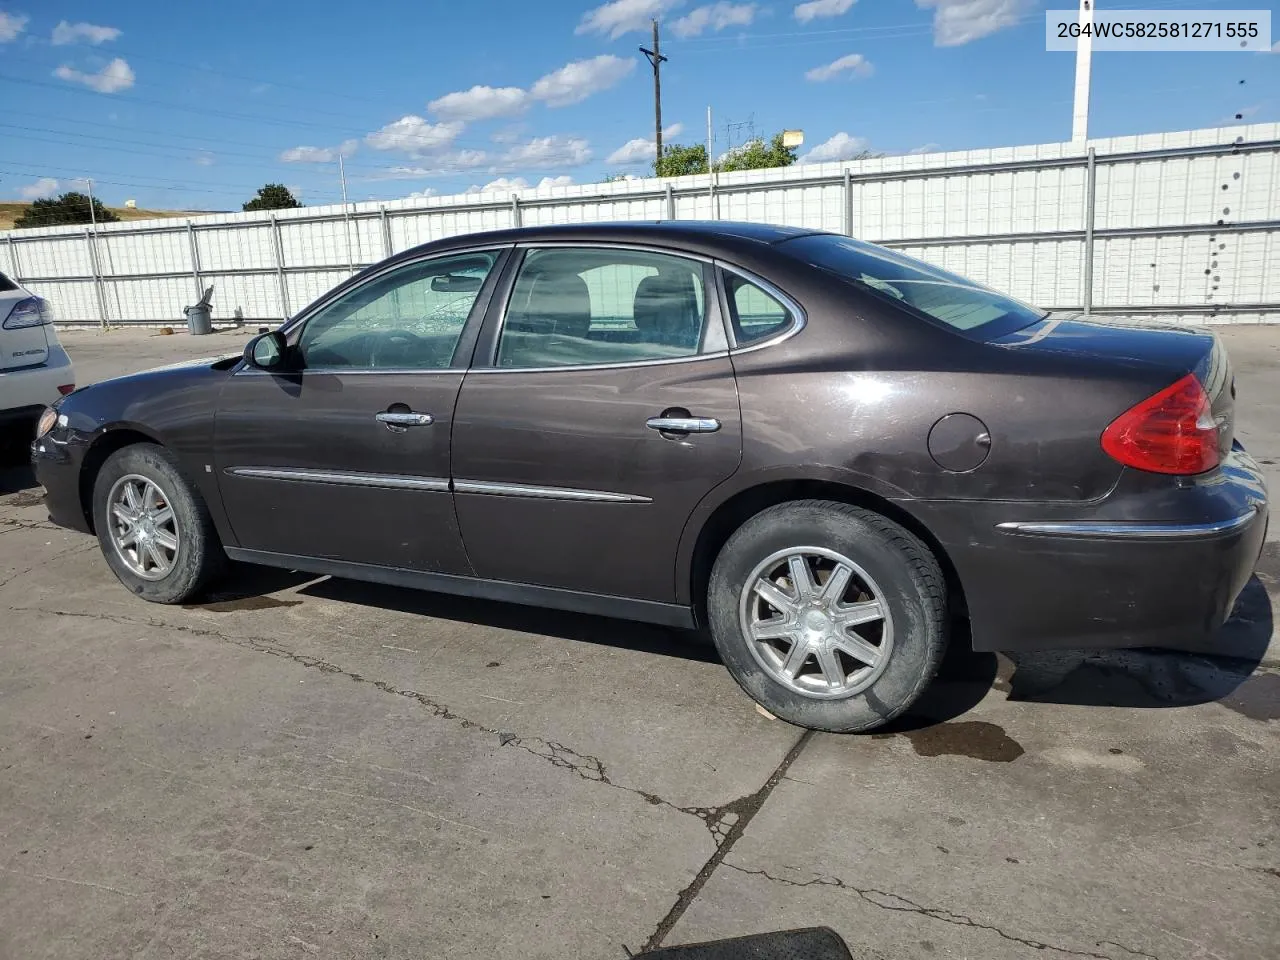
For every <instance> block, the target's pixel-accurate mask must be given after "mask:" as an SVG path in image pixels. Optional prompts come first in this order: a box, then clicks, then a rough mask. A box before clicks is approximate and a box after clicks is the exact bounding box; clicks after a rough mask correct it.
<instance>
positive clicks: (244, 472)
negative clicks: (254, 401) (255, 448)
mask: <svg viewBox="0 0 1280 960" xmlns="http://www.w3.org/2000/svg"><path fill="white" fill-rule="evenodd" d="M226 472H227V473H229V474H230V475H231V476H233V477H246V478H249V479H252V480H284V481H288V482H293V483H327V484H334V485H337V486H351V487H377V488H381V489H390V490H433V491H438V492H442V493H447V492H448V490H449V481H448V480H447V479H444V478H443V477H406V476H400V475H398V474H391V473H352V472H348V471H340V470H307V469H300V468H293V467H228V468H227V470H226Z"/></svg>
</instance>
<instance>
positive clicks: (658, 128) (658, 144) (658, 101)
mask: <svg viewBox="0 0 1280 960" xmlns="http://www.w3.org/2000/svg"><path fill="white" fill-rule="evenodd" d="M640 52H641V53H643V54H644V55H645V56H646V57H648V59H649V64H650V65H651V66H652V67H653V142H654V146H655V153H654V168H653V170H654V173H657V172H658V167H659V166H661V164H662V62H663V61H664V60H666V59H667V58H666V57H664V56H663V55H662V52H661V51H660V50H659V49H658V21H657V19H655V20H654V21H653V49H652V50H646V49H645V48H644V47H641V48H640Z"/></svg>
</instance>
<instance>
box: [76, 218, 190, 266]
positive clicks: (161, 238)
mask: <svg viewBox="0 0 1280 960" xmlns="http://www.w3.org/2000/svg"><path fill="white" fill-rule="evenodd" d="M97 243H98V263H99V266H100V267H101V269H102V273H103V275H104V276H109V275H110V274H113V273H126V274H134V273H185V274H190V273H191V243H190V241H189V240H188V239H187V231H186V230H185V229H183V230H182V231H181V232H176V231H175V232H172V233H154V234H143V235H141V236H139V235H137V234H125V235H123V236H122V235H119V234H112V233H106V232H103V233H102V234H101V235H100V236H99V237H98V240H97Z"/></svg>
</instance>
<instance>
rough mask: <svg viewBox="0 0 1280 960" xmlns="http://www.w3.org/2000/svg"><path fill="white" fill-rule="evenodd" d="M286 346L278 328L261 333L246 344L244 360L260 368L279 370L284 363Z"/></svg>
mask: <svg viewBox="0 0 1280 960" xmlns="http://www.w3.org/2000/svg"><path fill="white" fill-rule="evenodd" d="M286 346H287V345H286V344H285V339H284V334H283V333H280V332H279V331H278V330H272V331H271V332H270V333H264V334H260V335H259V336H256V337H254V338H253V339H252V340H250V341H249V342H248V343H246V344H245V345H244V362H245V363H247V364H249V366H251V367H257V368H258V369H259V370H277V369H279V368H280V367H281V366H283V365H284V355H285V350H286Z"/></svg>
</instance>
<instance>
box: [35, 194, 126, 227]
mask: <svg viewBox="0 0 1280 960" xmlns="http://www.w3.org/2000/svg"><path fill="white" fill-rule="evenodd" d="M95 219H96V220H97V221H98V223H114V222H116V221H117V220H119V219H120V218H119V217H117V216H116V215H115V214H114V213H112V212H111V211H110V210H108V209H107V208H106V207H104V206H103V205H102V201H101V200H99V199H98V198H97V197H94V199H93V216H92V217H90V216H89V198H88V196H86V195H85V194H83V193H76V192H74V191H72V192H69V193H64V194H63V195H62V196H60V197H51V198H49V199H48V200H35V201H33V202H32V204H31V206H29V207H27V209H26V210H24V211H23V212H22V216H20V217H19V218H18V219H17V220H15V221H14V222H13V226H14V229H22V228H23V227H55V226H58V225H60V224H65V223H92V222H93V221H94V220H95Z"/></svg>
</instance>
